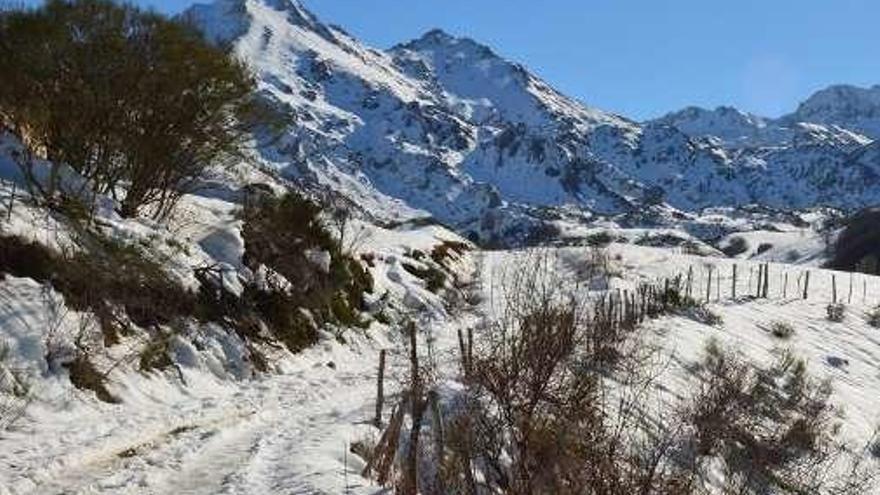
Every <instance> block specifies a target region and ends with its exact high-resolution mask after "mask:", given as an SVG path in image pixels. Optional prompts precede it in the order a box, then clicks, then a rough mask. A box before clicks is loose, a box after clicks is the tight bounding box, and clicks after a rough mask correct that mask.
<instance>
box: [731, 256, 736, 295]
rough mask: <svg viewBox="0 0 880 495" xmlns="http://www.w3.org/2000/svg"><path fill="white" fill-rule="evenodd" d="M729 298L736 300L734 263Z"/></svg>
mask: <svg viewBox="0 0 880 495" xmlns="http://www.w3.org/2000/svg"><path fill="white" fill-rule="evenodd" d="M730 293H731V298H732V299H736V263H734V264H733V281H732V282H731V289H730Z"/></svg>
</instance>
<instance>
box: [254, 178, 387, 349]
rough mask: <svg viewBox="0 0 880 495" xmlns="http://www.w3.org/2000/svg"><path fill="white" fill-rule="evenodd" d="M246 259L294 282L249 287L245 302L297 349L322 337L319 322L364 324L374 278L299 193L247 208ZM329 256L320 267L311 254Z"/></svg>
mask: <svg viewBox="0 0 880 495" xmlns="http://www.w3.org/2000/svg"><path fill="white" fill-rule="evenodd" d="M242 236H243V237H244V241H245V256H244V262H245V264H246V265H247V266H249V267H250V268H251V269H253V270H258V269H259V268H260V266H265V267H267V268H269V269H270V270H271V271H273V272H275V273H277V274H280V275H282V276H283V277H284V279H286V280H287V281H289V282H290V283H291V285H290V286H279V287H276V286H273V285H272V284H270V286H268V287H256V286H251V287H249V288H248V289H247V292H248V297H247V299H248V300H250V301H251V302H250V303H248V302H246V305H248V306H249V307H252V308H253V310H255V311H256V313H257V316H258V317H262V318H264V319H266V320H267V323H269V327H270V331H271V332H273V334H275V336H276V337H277V338H279V340H281V341H283V342H284V343H285V344H286V345H287V347H288V348H289V349H291V350H292V351H294V352H296V351H299V350H302V349H304V348H305V347H307V346H309V345H311V344H313V343H314V342H315V341H316V340H317V338H318V330H317V328H316V325H321V324H324V323H335V324H340V325H344V326H363V325H365V324H366V321H365V320H364V319H363V318H362V317H361V315H360V312H361V311H362V310H363V309H364V294H365V293H368V292H372V290H373V278H372V276H371V275H370V273H369V271H367V270H366V269H365V268H364V267H363V266H362V265H361V263H360V262H359V261H358V260H357V259H355V258H354V257H352V256H351V255H350V254H348V253H346V252H344V251H343V250H342V247H341V246H340V244H339V242H338V241H337V240H336V239H335V238H334V237H333V236H332V235H331V234H330V232H329V231H328V230H327V228H326V226H325V225H324V224H323V223H322V221H321V209H320V207H319V206H318V205H317V204H316V203H314V202H312V201H309V200H308V199H306V198H304V197H301V196H299V195H297V194H293V193H290V194H287V195H286V196H284V197H282V198H277V199H275V198H269V199H264V200H263V201H261V202H260V203H258V204H251V205H248V207H247V208H246V209H245V212H244V228H243V229H242ZM315 255H318V256H324V255H326V256H329V264H328V265H327V266H319V265H320V264H319V263H316V261H315V260H314V259H313V258H312V257H313V256H315ZM303 310H306V311H307V312H308V315H309V316H310V317H306V316H305V314H304V313H303Z"/></svg>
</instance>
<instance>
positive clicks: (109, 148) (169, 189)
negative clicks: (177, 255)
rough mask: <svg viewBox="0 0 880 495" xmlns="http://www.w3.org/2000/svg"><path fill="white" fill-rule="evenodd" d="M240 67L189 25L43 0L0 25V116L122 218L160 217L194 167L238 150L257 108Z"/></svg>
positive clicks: (106, 6) (124, 7)
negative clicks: (115, 203)
mask: <svg viewBox="0 0 880 495" xmlns="http://www.w3.org/2000/svg"><path fill="white" fill-rule="evenodd" d="M253 87H254V82H253V79H252V77H251V76H250V74H249V73H248V70H247V69H246V67H245V65H244V64H243V63H240V62H238V61H235V60H232V59H231V58H230V57H229V56H228V55H227V54H226V53H224V52H223V51H222V50H220V49H219V48H215V47H213V46H211V45H209V44H208V43H207V42H205V41H204V40H203V39H202V38H201V36H200V35H199V34H198V33H197V32H195V31H194V30H193V29H191V28H189V27H187V26H186V25H184V24H181V23H178V22H175V21H171V20H169V19H166V18H165V17H163V16H161V15H159V14H156V13H153V12H145V11H142V10H140V9H139V8H137V7H135V6H133V5H130V4H118V3H115V2H112V1H109V0H48V1H47V2H46V3H45V4H44V5H43V6H41V7H39V8H36V9H32V10H26V11H15V12H11V13H8V14H6V15H4V16H2V18H0V88H2V91H0V121H4V122H5V123H6V124H7V125H10V126H11V127H12V129H13V131H14V132H16V133H17V134H19V135H20V136H22V137H23V138H24V141H25V142H26V144H27V145H29V147H30V148H31V149H33V150H44V151H45V155H46V158H48V159H49V160H50V161H51V162H52V163H53V169H52V171H51V174H50V178H49V180H48V183H47V184H42V185H41V184H37V183H36V182H35V183H34V184H33V185H34V187H36V188H38V189H40V190H41V192H42V193H43V194H44V196H45V197H47V198H48V199H50V200H51V201H52V202H55V201H56V200H57V198H56V195H57V193H59V192H61V193H70V194H71V195H73V194H74V193H78V192H80V191H59V188H60V186H61V185H62V184H61V183H60V180H59V176H60V170H61V167H62V166H63V165H67V166H69V167H71V168H73V169H74V170H75V171H77V172H78V173H79V174H81V175H82V176H83V177H85V178H86V179H87V181H88V182H87V183H88V184H89V185H90V186H91V187H92V188H93V189H94V191H95V192H97V193H101V194H107V195H109V196H111V197H113V198H114V199H117V200H119V201H120V203H121V207H120V212H121V213H122V214H123V215H126V216H132V215H136V214H138V213H139V212H140V211H141V210H142V209H143V208H145V207H150V209H151V212H152V214H153V216H155V217H162V216H164V215H167V214H168V213H169V212H170V210H171V208H172V207H173V206H174V204H175V203H176V201H177V200H178V199H179V197H180V196H181V195H182V194H183V193H185V192H187V191H188V190H190V189H191V188H192V187H193V186H194V182H195V181H196V180H197V179H198V177H199V175H200V174H201V173H202V171H203V170H204V169H205V168H206V167H208V166H210V165H211V164H213V163H215V162H217V161H219V160H221V159H222V158H223V157H224V156H228V155H230V154H232V153H235V152H236V149H237V147H238V144H239V143H240V142H241V139H242V138H243V136H244V133H243V131H244V128H243V126H244V124H246V123H247V122H249V120H248V118H249V116H250V114H251V112H252V111H253V109H254V108H255V104H254V101H255V100H254V99H253V98H252V93H253V92H252V90H253Z"/></svg>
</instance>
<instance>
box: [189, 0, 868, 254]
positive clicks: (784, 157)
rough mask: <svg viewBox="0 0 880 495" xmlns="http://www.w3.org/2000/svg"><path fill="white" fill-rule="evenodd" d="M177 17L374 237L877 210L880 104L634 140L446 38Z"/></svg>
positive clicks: (226, 16)
mask: <svg viewBox="0 0 880 495" xmlns="http://www.w3.org/2000/svg"><path fill="white" fill-rule="evenodd" d="M184 15H185V16H186V17H187V18H189V19H190V20H191V21H192V22H193V23H194V24H195V25H196V26H197V27H199V28H201V29H202V30H203V31H204V33H205V34H206V35H207V36H208V37H209V38H210V39H212V40H213V41H215V42H217V43H222V44H226V45H228V46H230V47H231V49H232V50H234V52H235V53H236V54H237V55H238V56H239V57H242V58H243V59H244V60H246V61H248V63H250V64H251V66H252V67H253V68H254V71H255V72H256V74H257V76H258V79H259V81H260V89H261V91H262V92H263V93H264V94H265V95H266V96H267V97H268V98H269V99H271V100H273V101H275V102H276V103H277V104H278V105H279V107H282V108H285V109H286V111H287V112H288V113H289V116H290V121H289V126H288V128H287V131H286V133H285V135H283V137H282V138H281V139H279V140H274V141H271V142H269V141H261V142H259V143H258V147H257V149H258V150H259V154H260V155H261V158H262V159H263V160H264V161H265V162H266V163H267V164H269V165H271V166H273V167H275V168H277V169H279V170H281V171H282V173H284V174H286V175H288V176H292V177H299V178H305V179H307V180H310V181H313V182H316V183H320V184H322V185H324V186H329V187H332V188H334V189H336V190H339V191H341V192H344V193H345V194H347V195H348V196H350V197H351V198H352V199H354V200H355V202H356V203H358V204H360V205H361V206H363V207H364V209H365V210H367V211H369V212H371V213H373V214H374V215H376V216H378V217H379V218H380V219H385V220H402V219H406V218H410V217H413V216H418V215H425V214H427V215H430V216H433V217H435V218H436V219H438V220H439V221H441V222H443V223H446V224H448V225H450V226H452V227H454V228H456V229H457V230H459V231H460V232H463V233H465V234H467V235H469V236H470V237H471V238H474V239H479V240H482V241H484V242H496V243H517V242H524V241H527V240H528V239H529V238H530V237H535V236H540V235H543V233H546V232H548V229H547V223H548V222H552V221H553V219H556V218H558V217H559V213H558V212H559V211H560V210H565V211H571V210H572V209H574V210H576V211H579V212H580V217H581V218H591V217H592V216H593V215H601V216H614V215H620V214H629V215H633V214H636V213H638V214H643V213H646V212H653V215H654V216H655V217H656V216H660V217H662V218H667V219H674V218H676V217H681V216H687V215H689V214H691V213H693V212H696V211H698V210H700V209H703V208H706V207H718V206H727V207H740V206H745V205H749V204H762V205H766V206H771V207H774V208H780V209H799V208H807V207H813V206H818V205H823V206H832V207H837V208H843V209H853V208H859V207H862V206H865V205H868V204H874V203H877V202H880V187H877V186H880V182H878V176H880V162H878V161H877V160H876V159H874V158H873V157H875V156H876V154H875V153H870V152H869V149H870V147H871V146H872V143H873V138H874V137H875V136H877V135H880V133H878V132H875V131H880V127H877V126H876V124H877V122H880V119H878V118H877V116H878V115H880V111H878V109H880V96H878V95H880V89H878V87H875V88H872V89H870V90H861V89H858V88H848V87H834V88H830V89H828V90H825V91H822V92H820V93H818V94H817V95H815V96H814V97H812V98H810V99H809V100H807V101H806V102H805V103H804V104H803V105H801V107H800V108H799V109H798V111H797V112H795V113H793V114H792V115H790V116H786V117H783V118H781V119H775V120H774V119H765V118H762V117H759V116H755V115H751V114H746V113H743V112H740V111H738V110H736V109H733V108H727V107H722V108H718V109H716V110H703V109H699V108H688V109H686V110H683V111H681V112H677V113H673V114H670V115H667V116H666V117H663V118H661V119H657V120H655V121H651V122H645V123H637V122H634V121H631V120H628V119H626V118H624V117H620V116H617V115H614V114H611V113H607V112H603V111H601V110H598V109H595V108H591V107H588V106H586V105H584V104H583V103H581V102H579V101H577V100H574V99H572V98H569V97H567V96H565V95H563V94H561V93H560V92H558V91H556V90H555V89H553V88H552V87H551V86H550V85H549V84H547V83H546V82H544V81H542V80H541V79H540V78H539V77H537V76H535V75H534V74H532V73H531V72H529V70H527V69H526V68H525V67H523V66H521V65H519V64H516V63H514V62H511V61H509V60H507V59H505V58H503V57H501V56H499V55H498V54H496V53H495V52H494V51H492V49H491V48H489V47H487V46H484V45H481V44H480V43H478V42H476V41H474V40H471V39H465V38H457V37H454V36H452V35H449V34H447V33H444V32H442V31H439V30H435V31H431V32H429V33H427V34H425V35H424V36H423V37H421V38H420V39H417V40H414V41H411V42H408V43H403V44H401V45H398V46H395V47H393V48H392V49H390V50H388V51H380V50H376V49H373V48H370V47H368V46H366V45H364V44H363V43H361V42H359V41H358V40H356V39H354V38H353V37H352V36H351V35H349V34H347V33H345V32H344V31H343V30H342V29H341V28H338V27H334V26H331V25H328V24H324V23H322V22H321V21H320V20H318V19H317V18H316V17H315V16H314V15H312V14H311V13H310V12H308V11H307V10H306V9H305V8H304V7H303V6H302V5H301V4H300V3H299V2H298V1H297V0H218V1H217V2H216V3H214V4H211V5H199V6H195V7H193V8H192V9H190V10H189V11H188V12H187V13H185V14H184ZM389 205H394V207H391V208H389Z"/></svg>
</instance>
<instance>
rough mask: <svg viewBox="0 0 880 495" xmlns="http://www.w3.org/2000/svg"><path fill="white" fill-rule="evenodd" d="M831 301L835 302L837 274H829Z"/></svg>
mask: <svg viewBox="0 0 880 495" xmlns="http://www.w3.org/2000/svg"><path fill="white" fill-rule="evenodd" d="M831 302H833V303H834V304H837V275H834V274H833V273H832V274H831Z"/></svg>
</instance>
